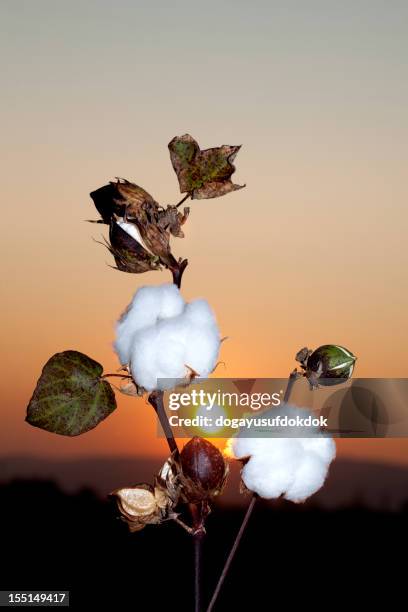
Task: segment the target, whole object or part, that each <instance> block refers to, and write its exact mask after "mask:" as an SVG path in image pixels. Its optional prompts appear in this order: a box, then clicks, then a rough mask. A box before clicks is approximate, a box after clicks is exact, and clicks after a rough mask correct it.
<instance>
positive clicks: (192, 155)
mask: <svg viewBox="0 0 408 612" xmlns="http://www.w3.org/2000/svg"><path fill="white" fill-rule="evenodd" d="M240 148H241V147H240V146H230V145H222V146H221V147H214V148H212V149H205V150H203V151H201V150H200V147H199V145H198V143H197V142H196V141H195V140H194V138H192V137H191V136H190V135H189V134H184V136H176V137H175V138H173V140H172V141H171V142H170V143H169V150H170V159H171V163H172V165H173V168H174V171H175V172H176V174H177V178H178V181H179V185H180V191H181V193H190V195H191V198H192V199H193V200H201V199H205V198H217V197H219V196H223V195H226V194H227V193H230V192H231V191H236V190H237V189H242V188H243V187H245V185H236V184H234V183H233V182H232V181H231V175H232V174H233V173H234V172H235V166H234V165H233V161H234V159H235V157H236V155H237V153H238V151H239V150H240Z"/></svg>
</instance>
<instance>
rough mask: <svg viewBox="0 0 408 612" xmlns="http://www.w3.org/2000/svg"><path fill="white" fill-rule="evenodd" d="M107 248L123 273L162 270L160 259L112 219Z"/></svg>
mask: <svg viewBox="0 0 408 612" xmlns="http://www.w3.org/2000/svg"><path fill="white" fill-rule="evenodd" d="M109 240H110V243H108V244H107V248H108V249H109V251H110V252H111V253H112V255H113V257H114V259H115V263H116V267H117V269H118V270H120V271H121V272H129V273H131V274H141V273H143V272H149V271H150V270H160V260H159V257H157V256H156V255H153V254H152V253H149V252H148V251H146V249H144V248H143V246H142V245H141V244H140V243H139V242H138V241H137V240H135V239H134V238H133V237H132V236H130V234H128V233H127V232H126V231H125V230H124V229H122V228H121V227H120V225H118V223H116V221H115V220H114V219H112V221H111V223H110V228H109Z"/></svg>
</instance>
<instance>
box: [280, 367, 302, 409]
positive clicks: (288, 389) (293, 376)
mask: <svg viewBox="0 0 408 612" xmlns="http://www.w3.org/2000/svg"><path fill="white" fill-rule="evenodd" d="M301 376H302V374H300V372H298V371H297V369H296V368H295V369H294V370H293V372H291V373H290V375H289V380H288V384H287V387H286V391H285V395H284V396H283V401H284V403H285V404H287V403H288V401H289V398H290V396H291V393H292V390H293V385H294V384H295V382H296V381H297V380H298V378H301Z"/></svg>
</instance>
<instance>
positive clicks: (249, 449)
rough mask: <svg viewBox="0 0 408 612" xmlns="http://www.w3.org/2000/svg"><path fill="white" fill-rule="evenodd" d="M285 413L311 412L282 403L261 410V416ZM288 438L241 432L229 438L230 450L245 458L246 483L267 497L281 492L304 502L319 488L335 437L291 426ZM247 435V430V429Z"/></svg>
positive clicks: (332, 454)
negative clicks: (264, 436)
mask: <svg viewBox="0 0 408 612" xmlns="http://www.w3.org/2000/svg"><path fill="white" fill-rule="evenodd" d="M277 415H288V417H289V418H296V417H297V416H300V417H301V418H304V417H307V416H310V415H311V412H310V411H309V410H306V409H303V408H296V407H295V406H290V405H287V404H286V405H285V404H284V405H283V406H282V407H280V408H277V409H272V410H268V411H266V412H264V413H263V414H262V417H267V418H273V417H275V416H277ZM292 432H294V434H295V435H296V436H298V435H299V436H301V435H302V433H303V435H308V436H309V437H307V438H306V437H290V438H279V437H270V438H256V437H251V438H249V437H244V436H243V435H242V433H241V434H240V433H239V434H238V436H237V437H235V438H232V439H231V440H230V441H229V450H230V452H231V453H232V454H233V456H234V457H235V458H237V459H244V458H248V457H249V460H248V461H247V462H246V463H245V465H244V467H243V469H242V474H241V476H242V480H243V482H244V484H245V486H246V487H247V488H248V489H250V490H251V491H253V492H254V493H257V494H258V495H260V496H261V497H264V498H266V499H275V498H277V497H280V496H281V495H283V496H284V497H285V498H286V499H288V500H290V501H293V502H303V501H305V500H306V499H307V498H308V497H309V496H310V495H313V493H316V491H318V490H319V489H320V488H321V487H322V485H323V483H324V481H325V479H326V476H327V472H328V469H329V465H330V463H331V462H332V460H333V459H334V457H335V455H336V445H335V443H334V440H333V439H332V438H330V437H329V436H327V435H326V434H324V433H323V432H321V431H319V430H318V429H317V428H314V429H313V428H311V427H305V428H297V429H295V430H291V435H292ZM246 435H248V432H246Z"/></svg>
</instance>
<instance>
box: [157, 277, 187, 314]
mask: <svg viewBox="0 0 408 612" xmlns="http://www.w3.org/2000/svg"><path fill="white" fill-rule="evenodd" d="M161 290H162V291H161V304H160V311H159V318H160V319H169V318H171V317H177V316H178V315H179V314H181V313H182V312H183V309H184V305H185V302H184V300H183V298H182V296H181V293H180V290H179V289H178V287H177V286H176V285H174V284H173V283H168V284H167V285H162V286H161Z"/></svg>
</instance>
